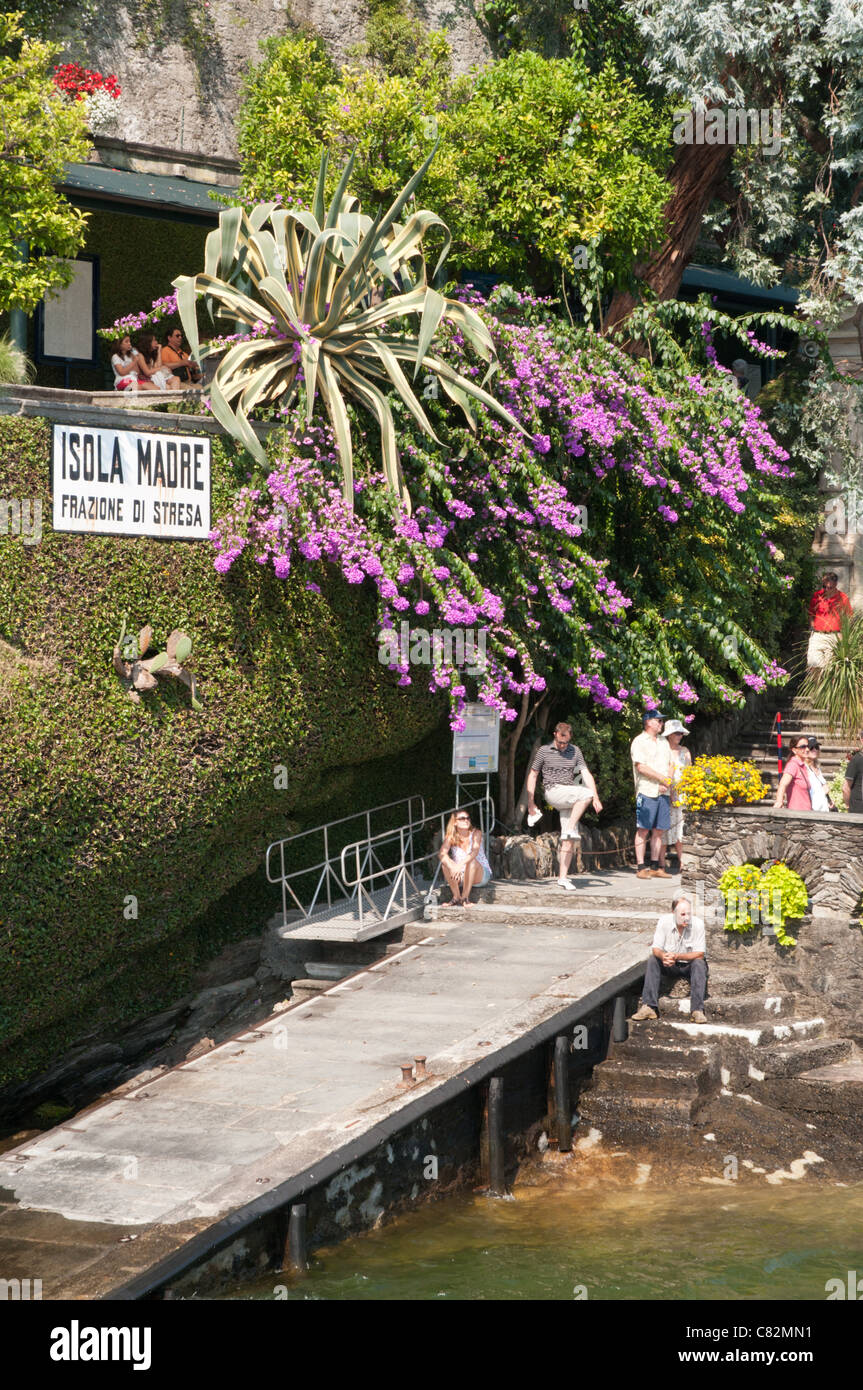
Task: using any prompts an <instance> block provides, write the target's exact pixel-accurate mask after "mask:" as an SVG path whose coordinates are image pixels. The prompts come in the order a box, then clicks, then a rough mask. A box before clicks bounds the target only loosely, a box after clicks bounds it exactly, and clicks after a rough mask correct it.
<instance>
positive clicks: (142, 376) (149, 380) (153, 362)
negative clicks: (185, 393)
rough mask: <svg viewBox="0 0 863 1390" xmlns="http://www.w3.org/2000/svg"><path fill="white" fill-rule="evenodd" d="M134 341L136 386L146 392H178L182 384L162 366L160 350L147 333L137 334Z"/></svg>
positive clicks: (154, 340) (150, 334)
mask: <svg viewBox="0 0 863 1390" xmlns="http://www.w3.org/2000/svg"><path fill="white" fill-rule="evenodd" d="M135 341H136V346H137V349H138V354H137V361H136V367H137V371H138V386H139V387H141V386H143V387H144V389H145V390H146V389H147V387H148V386H149V388H150V390H156V391H180V390H181V389H182V385H183V383H182V382H181V381H180V378H179V377H176V376H174V375H173V374H172V373H171V372H170V371H169V370H168V368H167V367H164V366H163V365H162V349H161V346H160V345H159V343H158V342H157V341H156V338H155V337H154V335H153V334H152V333H150V332H149V331H145V332H144V333H139V334H138V337H137V339H136V340H135Z"/></svg>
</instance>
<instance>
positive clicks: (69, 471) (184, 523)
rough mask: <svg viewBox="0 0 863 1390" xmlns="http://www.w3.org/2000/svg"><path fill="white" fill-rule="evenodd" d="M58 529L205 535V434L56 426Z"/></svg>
mask: <svg viewBox="0 0 863 1390" xmlns="http://www.w3.org/2000/svg"><path fill="white" fill-rule="evenodd" d="M53 479H54V484H53V491H54V518H53V521H54V530H55V531H77V532H84V533H85V534H89V535H94V536H158V537H160V538H161V539H163V540H185V541H193V540H206V539H207V536H208V534H209V531H210V440H209V438H208V437H207V436H206V435H193V434H155V433H153V434H149V433H144V432H142V431H139V430H112V429H96V428H93V429H91V428H89V427H87V426H85V425H55V426H54V452H53Z"/></svg>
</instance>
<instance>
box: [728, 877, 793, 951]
mask: <svg viewBox="0 0 863 1390" xmlns="http://www.w3.org/2000/svg"><path fill="white" fill-rule="evenodd" d="M719 891H720V892H721V894H722V896H723V898H724V899H725V930H726V931H733V932H748V931H752V930H754V929H755V928H756V927H758V926H759V925H761V924H762V923H767V924H768V925H769V926H772V927H773V928H774V930H775V932H776V940H777V941H778V942H779V945H780V946H796V945H797V938H796V937H794V936H790V935H789V934H788V932H787V931H786V930H785V924H786V922H788V921H793V920H795V919H797V918H800V917H803V916H804V915H805V913H806V908H807V905H808V902H809V894H808V893H807V891H806V884H805V883H804V882H803V879H802V878H801V877H800V875H799V874H797V873H795V872H794V870H793V869H789V867H788V865H787V864H785V863H783V862H782V861H781V860H769V861H768V862H767V863H766V864H764V865H763V866H761V867H759V866H758V865H757V864H737V865H734V866H733V867H732V868H730V869H726V870H725V873H724V874H723V875H722V877H721V878H720V880H719Z"/></svg>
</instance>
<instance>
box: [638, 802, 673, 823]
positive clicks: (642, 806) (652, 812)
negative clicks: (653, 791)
mask: <svg viewBox="0 0 863 1390" xmlns="http://www.w3.org/2000/svg"><path fill="white" fill-rule="evenodd" d="M635 824H636V825H637V826H638V828H639V830H670V829H671V797H670V796H637V797H636V798H635Z"/></svg>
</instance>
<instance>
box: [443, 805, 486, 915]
mask: <svg viewBox="0 0 863 1390" xmlns="http://www.w3.org/2000/svg"><path fill="white" fill-rule="evenodd" d="M438 858H439V859H440V862H441V868H442V869H443V872H444V878H445V879H446V881H447V883H448V884H449V886H450V888H451V890H452V905H453V907H462V906H464V904H465V903H466V902H467V901H468V899H469V897H470V890H471V889H472V888H474V887H476V885H477V884H479V886H480V888H482V887H484V885H485V884H486V883H488V881H489V879H490V878H491V866H490V864H489V862H488V860H487V858H486V856H485V850H484V849H483V844H482V831H481V830H480V829H478V827H477V826H475V825H474V824H473V822H472V821H471V818H470V815H469V813H468V812H467V811H455V812H454V813H453V814H452V815H451V816H450V818H449V824H448V826H447V828H446V834H445V835H444V837H443V844H442V845H441V847H440V849H439V851H438Z"/></svg>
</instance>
